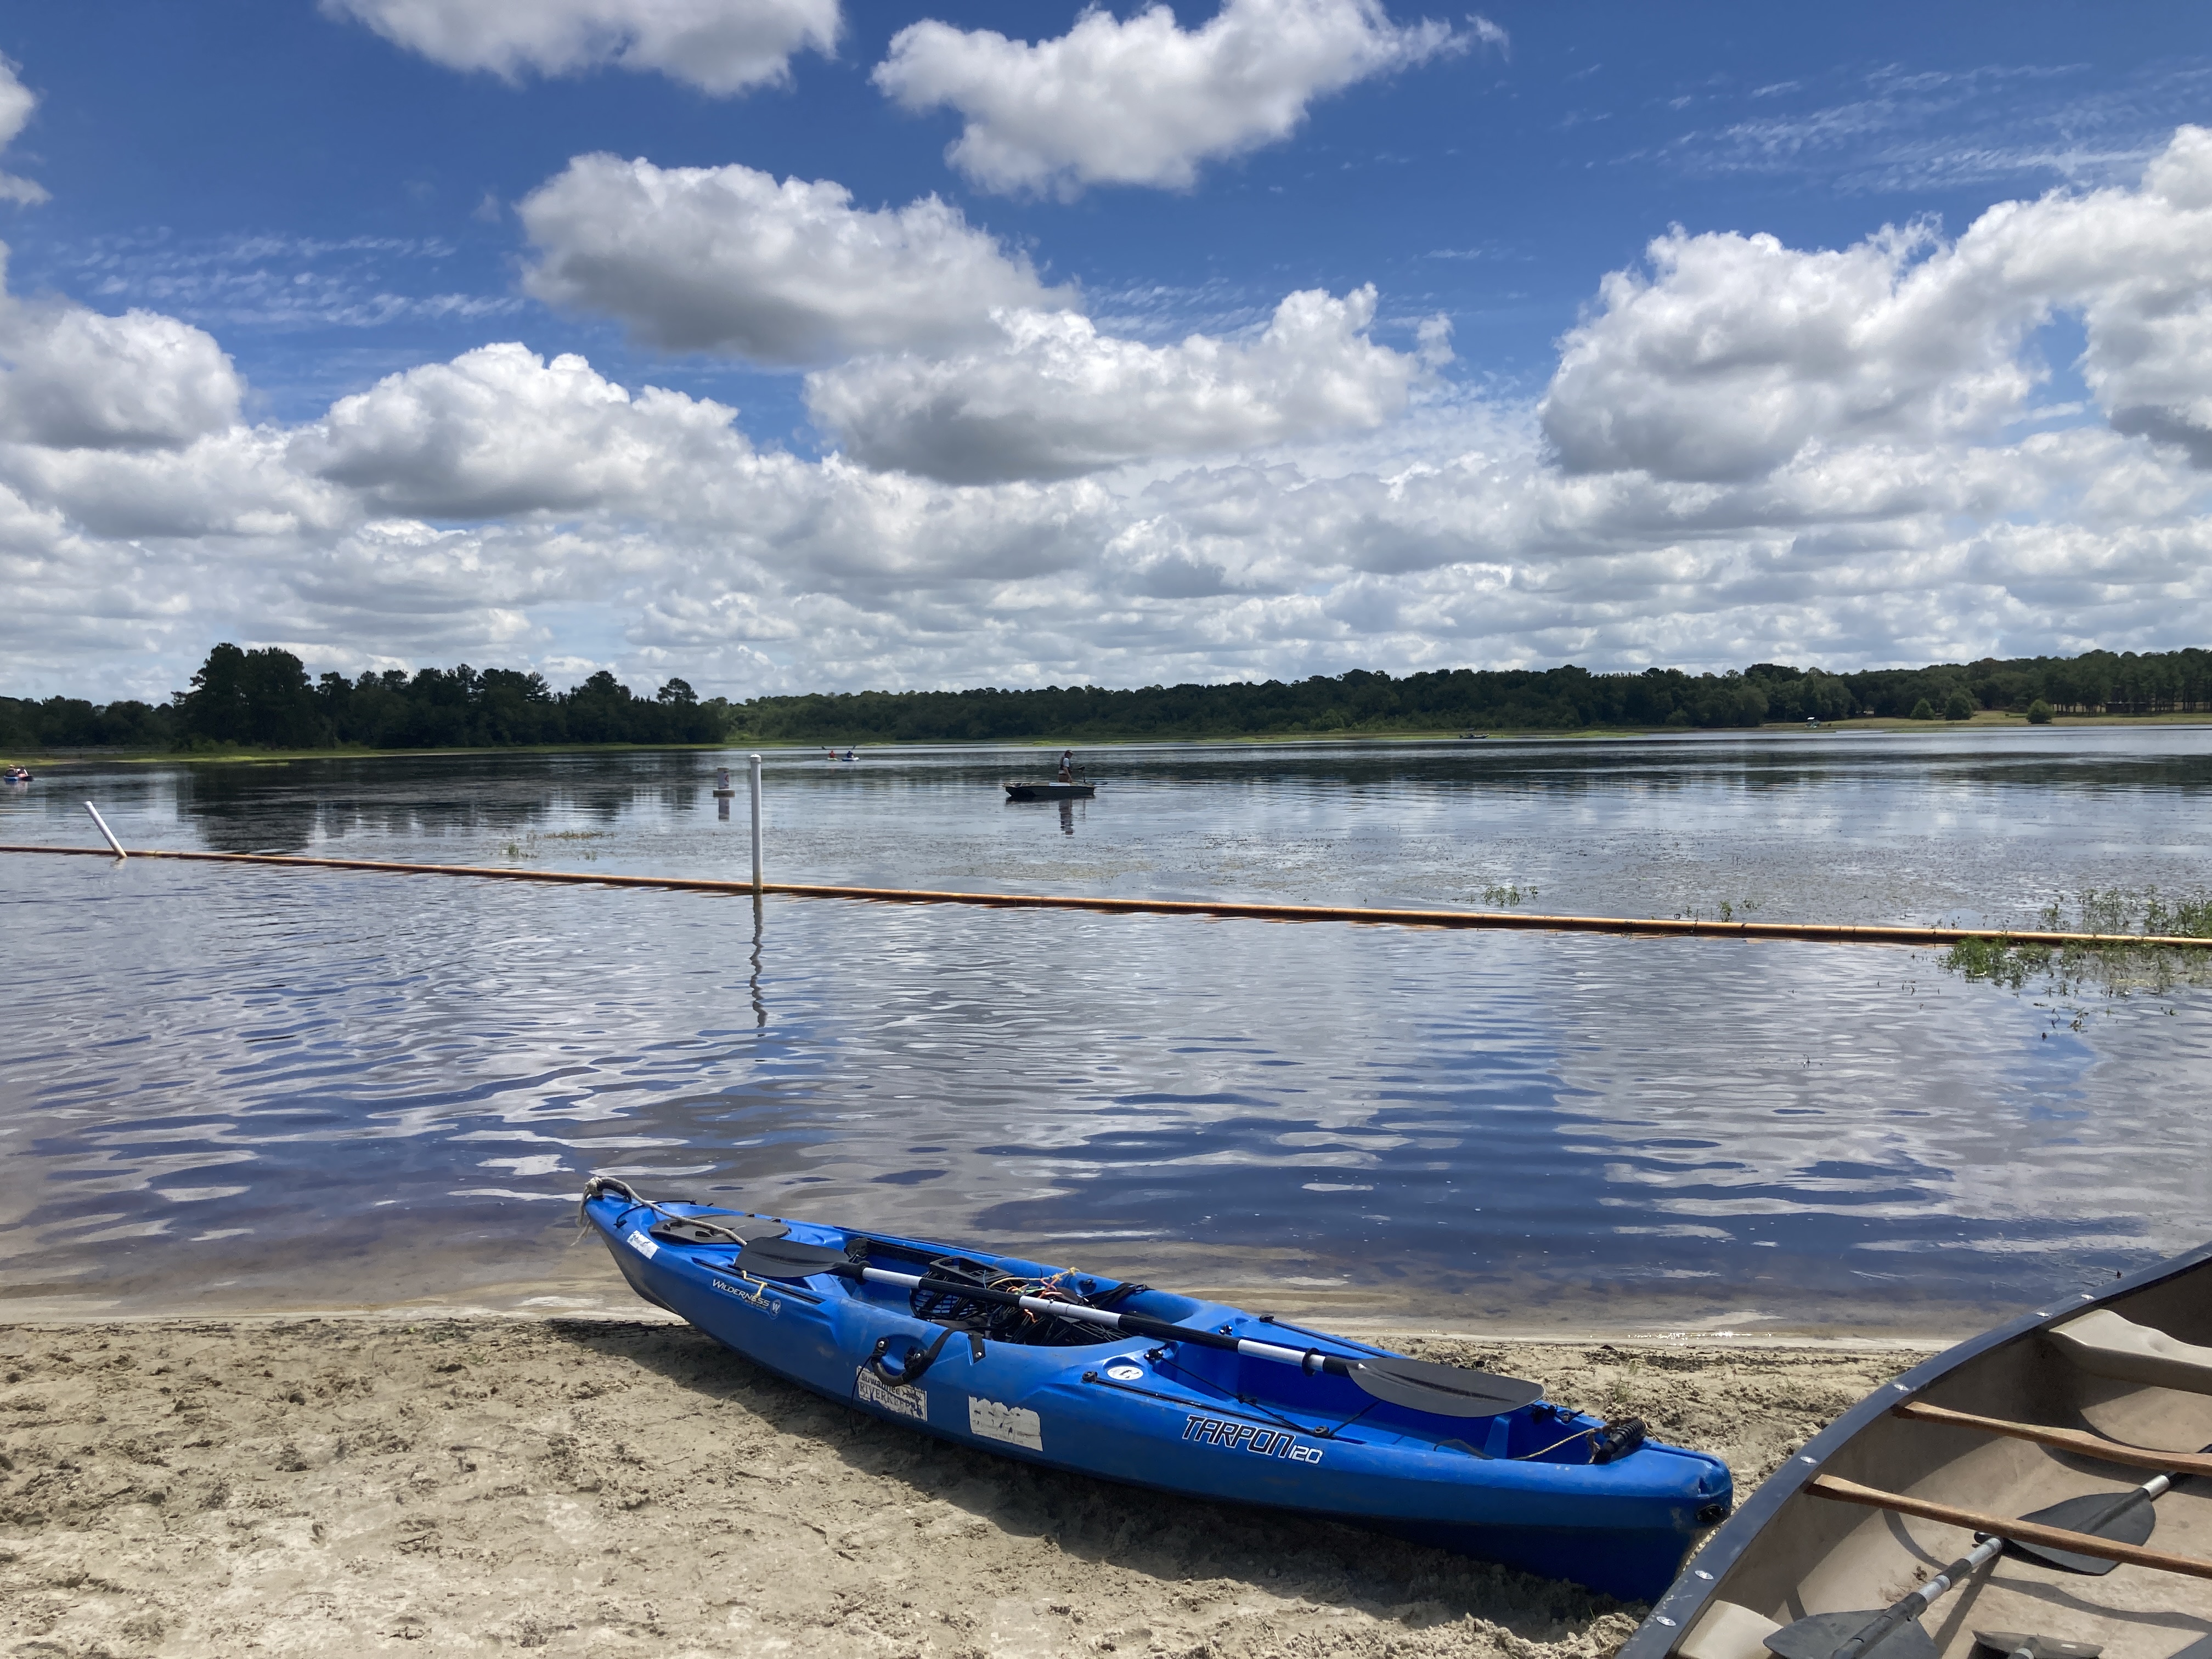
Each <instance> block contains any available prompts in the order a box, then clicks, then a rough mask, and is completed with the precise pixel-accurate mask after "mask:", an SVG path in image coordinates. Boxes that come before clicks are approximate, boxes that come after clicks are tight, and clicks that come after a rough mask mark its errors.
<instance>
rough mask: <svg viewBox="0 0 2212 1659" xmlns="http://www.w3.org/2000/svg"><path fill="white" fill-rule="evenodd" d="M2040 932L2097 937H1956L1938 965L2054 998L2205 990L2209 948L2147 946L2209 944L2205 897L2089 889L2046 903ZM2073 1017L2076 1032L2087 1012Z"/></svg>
mask: <svg viewBox="0 0 2212 1659" xmlns="http://www.w3.org/2000/svg"><path fill="white" fill-rule="evenodd" d="M2022 931H2024V932H2036V933H2098V934H2103V935H2106V936H2107V937H2106V938H2104V939H2099V940H2098V941H2097V942H2095V943H2093V944H2085V945H2039V944H2037V943H2035V942H2033V941H2032V940H2031V941H2019V940H2015V939H2013V938H2012V937H2011V936H2010V935H2008V934H2006V933H1992V934H1991V935H1990V937H1988V938H1986V939H1960V941H1959V942H1958V943H1957V944H1956V945H1953V946H1952V947H1951V948H1950V949H1949V950H1948V951H1945V952H1944V953H1943V957H1942V963H1943V966H1944V967H1945V968H1947V969H1950V970H1951V971H1952V972H1953V973H1954V974H1959V975H1963V976H1964V977H1965V978H1967V979H1970V980H1979V981H1984V982H1986V983H1989V984H1992V985H2002V986H2003V987H2006V988H2007V989H2008V990H2012V991H2024V990H2028V989H2031V988H2032V989H2033V990H2035V991H2037V992H2038V993H2039V994H2045V995H2048V996H2051V997H2052V998H2054V999H2057V1000H2076V999H2081V998H2083V997H2089V996H2099V997H2105V998H2108V999H2109V998H2116V997H2126V996H2131V995H2134V994H2136V993H2139V992H2149V993H2154V994H2155V993H2159V992H2165V991H2171V990H2173V989H2175V988H2176V987H2181V986H2207V985H2212V950H2199V949H2197V948H2195V947H2193V946H2188V945H2149V944H2144V943H2142V942H2141V941H2142V940H2144V939H2212V895H2206V894H2201V893H2200V894H2198V895H2197V896H2194V897H2191V898H2178V897H2177V898H2168V897H2167V896H2166V895H2164V894H2162V893H2160V891H2159V890H2157V889H2156V888H2154V887H2147V888H2144V889H2143V890H2142V891H2140V892H2130V891H2129V890H2125V889H2123V888H2118V887H2113V888H2106V889H2104V890H2099V889H2096V888H2091V889H2089V890H2087V891H2086V892H2083V893H2081V895H2079V896H2076V897H2075V898H2072V899H2064V898H2062V899H2058V900H2056V901H2054V902H2051V903H2050V904H2047V905H2045V907H2044V908H2043V910H2042V913H2041V914H2040V915H2038V916H2037V917H2036V919H2035V922H2034V925H2033V928H2030V929H2023V930H2022ZM2063 1012H2067V1013H2069V1014H2071V1015H2072V1016H2074V1018H2073V1019H2072V1021H2071V1023H2072V1024H2073V1026H2074V1029H2075V1030H2080V1029H2081V1024H2082V1023H2083V1020H2084V1019H2086V1018H2087V1015H2086V1013H2085V1012H2084V1011H2082V1010H2081V1009H2078V1008H2072V1009H2067V1010H2065V1011H2063Z"/></svg>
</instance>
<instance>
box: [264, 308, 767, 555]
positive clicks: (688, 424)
mask: <svg viewBox="0 0 2212 1659" xmlns="http://www.w3.org/2000/svg"><path fill="white" fill-rule="evenodd" d="M736 414H737V411H736V410H733V409H727V408H725V407H724V406H722V405H721V404H716V403H712V402H709V401H707V400H704V399H699V398H687V397H685V396H684V394H683V393H681V392H667V391H663V390H661V389H660V388H659V387H657V386H647V388H646V389H645V390H644V391H643V392H641V393H640V394H639V395H638V396H637V397H636V398H632V397H631V396H630V394H629V392H626V391H624V390H623V388H622V387H621V386H617V385H615V384H614V383H613V382H612V381H611V380H605V379H603V378H602V377H601V376H600V375H599V374H597V373H596V372H595V371H594V370H593V369H592V366H591V365H590V364H589V363H587V362H585V361H584V359H582V358H581V357H578V356H560V357H556V358H555V359H554V360H553V361H552V362H550V363H548V362H546V361H545V360H544V358H542V357H540V356H537V355H536V354H535V353H533V352H532V351H531V350H530V349H528V348H527V347H526V346H521V345H518V344H514V343H505V344H500V345H489V346H481V347H479V348H477V349H476V350H474V351H471V352H468V353H465V355H463V356H459V357H456V358H455V359H454V360H453V362H450V363H428V364H425V365H423V366H422V368H410V369H409V370H407V371H406V372H405V373H404V374H393V375H389V376H387V377H386V379H384V380H380V381H379V382H378V383H377V384H376V386H374V388H372V389H371V390H369V391H368V392H361V393H358V394H356V396H354V397H350V398H341V399H340V400H339V401H338V402H337V403H336V404H332V405H331V410H330V413H329V414H327V415H326V416H324V417H323V419H322V420H321V421H320V422H318V423H317V424H316V425H314V426H313V427H312V428H308V429H307V430H306V431H304V432H302V433H301V434H300V435H298V436H297V437H296V438H295V439H294V440H293V445H292V455H293V459H294V462H295V465H298V466H300V467H301V468H302V469H303V470H304V471H307V472H310V473H312V474H313V475H314V476H315V477H319V478H322V479H325V480H326V481H328V482H330V483H337V484H343V485H345V486H347V487H349V488H350V489H356V490H358V491H359V492H361V495H362V497H363V499H364V500H365V501H368V502H369V503H370V504H372V505H373V506H374V507H376V508H377V509H378V510H380V511H386V512H394V513H421V514H424V515H427V516H428V517H431V518H438V519H485V518H495V517H497V516H499V515H501V514H502V513H573V512H575V511H577V510H579V509H581V508H586V507H597V506H599V505H602V504H606V503H621V502H627V501H635V499H636V498H637V497H638V496H639V495H641V494H643V493H644V492H646V491H647V490H650V489H654V488H655V487H657V486H659V485H662V484H665V483H666V482H667V480H668V475H669V474H670V473H671V471H678V470H681V469H684V468H686V467H690V468H696V469H698V470H701V471H704V470H707V469H709V468H712V467H714V466H716V465H729V464H730V463H731V462H732V461H733V460H741V459H744V457H745V456H747V455H749V454H750V446H749V445H748V444H747V443H746V442H745V441H744V439H743V438H742V437H741V436H739V435H738V434H737V433H735V432H734V431H732V429H731V426H730V422H731V421H732V418H733V417H734V416H736Z"/></svg>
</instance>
